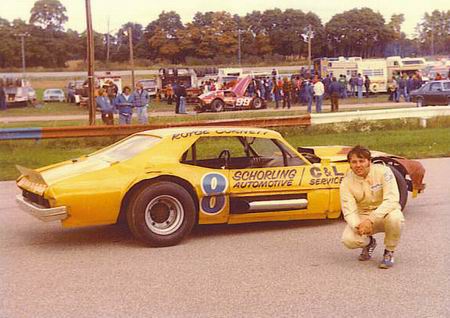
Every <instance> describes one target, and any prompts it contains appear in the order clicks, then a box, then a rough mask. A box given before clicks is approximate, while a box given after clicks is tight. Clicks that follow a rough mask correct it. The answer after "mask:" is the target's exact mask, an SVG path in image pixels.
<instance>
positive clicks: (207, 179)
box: [200, 173, 228, 214]
mask: <svg viewBox="0 0 450 318" xmlns="http://www.w3.org/2000/svg"><path fill="white" fill-rule="evenodd" d="M201 186H202V191H203V194H204V196H203V198H202V200H201V202H200V204H201V208H202V211H204V212H206V213H210V214H215V213H219V212H220V211H222V210H223V208H224V207H225V194H224V193H225V191H226V189H227V187H228V182H227V179H226V178H225V176H224V175H222V174H220V173H208V174H206V175H204V176H203V178H202V183H201Z"/></svg>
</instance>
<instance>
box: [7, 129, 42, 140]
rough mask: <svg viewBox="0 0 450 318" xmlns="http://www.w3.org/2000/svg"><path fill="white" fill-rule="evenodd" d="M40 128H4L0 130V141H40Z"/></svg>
mask: <svg viewBox="0 0 450 318" xmlns="http://www.w3.org/2000/svg"><path fill="white" fill-rule="evenodd" d="M41 138H42V128H4V129H0V140H14V139H41Z"/></svg>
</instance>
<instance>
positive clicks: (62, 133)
mask: <svg viewBox="0 0 450 318" xmlns="http://www.w3.org/2000/svg"><path fill="white" fill-rule="evenodd" d="M310 125H311V116H310V115H302V116H290V117H267V118H248V119H245V118H242V119H227V120H208V121H193V122H178V123H164V124H151V125H127V126H83V127H81V126H76V127H43V128H6V129H0V140H17V139H48V138H74V137H103V136H127V135H131V134H134V133H137V132H140V131H144V130H150V129H159V128H169V127H187V126H189V127H195V126H217V127H219V126H241V127H242V126H243V127H289V126H296V127H307V126H310Z"/></svg>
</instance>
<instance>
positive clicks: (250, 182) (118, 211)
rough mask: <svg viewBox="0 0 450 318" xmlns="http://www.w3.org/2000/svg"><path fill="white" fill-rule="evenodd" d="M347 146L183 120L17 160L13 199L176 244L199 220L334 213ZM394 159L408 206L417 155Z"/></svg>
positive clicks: (69, 222)
mask: <svg viewBox="0 0 450 318" xmlns="http://www.w3.org/2000/svg"><path fill="white" fill-rule="evenodd" d="M349 149H350V148H349V147H343V146H332V147H313V148H302V147H299V148H294V147H292V146H291V145H290V144H289V143H288V142H287V141H286V140H284V139H283V137H282V136H281V135H280V134H279V133H278V132H275V131H272V130H268V129H259V128H241V127H231V128H230V127H189V128H169V129H158V130H149V131H144V132H140V133H137V134H134V135H131V136H129V137H127V138H125V139H123V140H121V141H119V142H117V143H115V144H113V145H111V146H109V147H106V148H104V149H102V150H99V151H97V152H95V153H93V154H90V155H87V156H83V157H80V158H77V159H74V160H69V161H65V162H61V163H58V164H54V165H51V166H47V167H44V168H40V169H36V170H31V169H27V168H24V167H20V166H18V168H19V170H20V171H21V173H22V175H21V176H20V177H19V178H18V179H17V185H18V187H19V188H20V189H21V190H22V194H21V195H18V196H17V198H16V199H17V202H18V203H19V205H20V206H21V208H23V209H24V210H26V211H28V212H30V213H31V214H32V215H34V216H36V217H37V218H39V219H40V220H43V221H55V220H61V222H62V224H63V226H65V227H74V226H85V225H99V224H113V223H117V222H119V221H121V220H126V222H127V223H128V226H129V228H130V230H131V231H132V233H133V234H134V235H135V236H136V237H137V238H138V239H140V240H142V241H143V242H145V243H146V244H148V245H151V246H169V245H174V244H177V243H178V242H180V241H181V240H182V239H183V238H184V237H185V236H186V235H188V234H189V232H190V231H191V229H192V227H193V226H194V225H195V224H213V223H244V222H262V221H281V220H283V221H287V220H301V219H325V218H338V217H339V216H340V214H341V207H340V201H339V185H340V183H341V180H342V178H343V176H344V174H345V173H346V171H347V170H348V169H349V166H348V163H347V161H346V154H347V152H348V151H349ZM373 156H374V162H379V163H384V164H388V165H390V166H392V168H393V170H394V174H395V176H396V178H397V182H398V185H399V189H400V193H401V204H402V206H404V205H405V204H406V198H407V191H408V189H409V190H410V191H412V192H413V194H414V195H415V194H417V193H418V192H420V191H421V190H422V189H423V184H422V180H423V176H424V169H423V167H422V165H421V164H420V163H419V162H417V161H412V160H408V159H404V158H401V157H396V156H391V155H387V154H383V153H377V152H373Z"/></svg>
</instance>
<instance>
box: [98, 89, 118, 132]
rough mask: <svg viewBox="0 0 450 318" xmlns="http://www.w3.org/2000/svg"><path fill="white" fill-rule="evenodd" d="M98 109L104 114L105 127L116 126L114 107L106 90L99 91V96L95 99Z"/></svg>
mask: <svg viewBox="0 0 450 318" xmlns="http://www.w3.org/2000/svg"><path fill="white" fill-rule="evenodd" d="M95 102H96V104H97V108H98V109H99V110H100V112H101V114H102V121H103V123H104V124H105V125H114V106H113V105H112V104H111V100H110V99H109V96H108V91H107V90H106V89H104V88H100V89H99V90H98V96H97V97H96V98H95Z"/></svg>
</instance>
